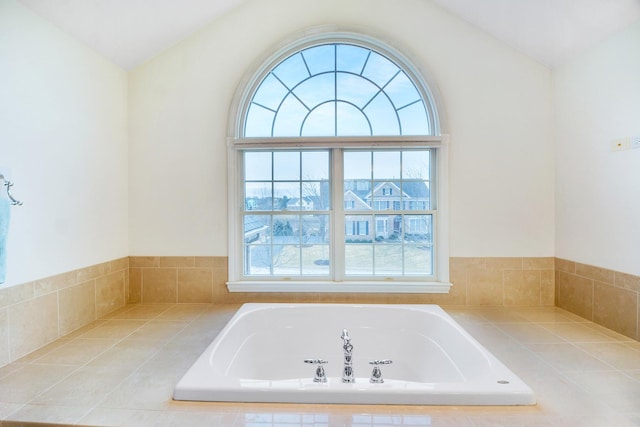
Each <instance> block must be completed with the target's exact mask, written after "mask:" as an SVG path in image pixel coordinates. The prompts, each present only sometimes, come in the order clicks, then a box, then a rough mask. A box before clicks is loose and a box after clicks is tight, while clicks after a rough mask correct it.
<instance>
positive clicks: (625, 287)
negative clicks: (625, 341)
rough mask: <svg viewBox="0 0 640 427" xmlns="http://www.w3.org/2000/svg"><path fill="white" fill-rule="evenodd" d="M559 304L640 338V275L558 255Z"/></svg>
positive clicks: (557, 282) (631, 336) (606, 325)
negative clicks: (561, 257) (582, 262)
mask: <svg viewBox="0 0 640 427" xmlns="http://www.w3.org/2000/svg"><path fill="white" fill-rule="evenodd" d="M555 274H556V278H555V283H556V305H557V306H558V307H561V308H564V309H566V310H568V311H571V312H572V313H575V314H577V315H579V316H581V317H584V318H585V319H587V320H591V321H593V322H595V323H597V324H598V325H602V326H604V327H606V328H608V329H611V330H613V331H616V332H618V333H621V334H623V335H625V336H627V337H630V338H633V339H635V340H638V341H640V314H639V310H640V276H634V275H631V274H627V273H621V272H618V271H613V270H609V269H606V268H601V267H596V266H592V265H587V264H581V263H579V262H574V261H570V260H566V259H560V258H556V273H555Z"/></svg>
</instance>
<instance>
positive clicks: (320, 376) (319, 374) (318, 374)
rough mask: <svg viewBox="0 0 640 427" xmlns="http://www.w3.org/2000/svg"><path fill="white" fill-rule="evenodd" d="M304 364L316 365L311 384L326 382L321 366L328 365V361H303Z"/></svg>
mask: <svg viewBox="0 0 640 427" xmlns="http://www.w3.org/2000/svg"><path fill="white" fill-rule="evenodd" d="M304 363H309V364H313V365H318V366H317V367H316V373H315V376H314V377H313V382H314V383H326V382H327V376H326V375H325V373H324V366H322V365H324V364H326V363H329V361H328V360H324V359H304Z"/></svg>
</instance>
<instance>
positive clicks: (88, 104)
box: [0, 0, 128, 285]
mask: <svg viewBox="0 0 640 427" xmlns="http://www.w3.org/2000/svg"><path fill="white" fill-rule="evenodd" d="M127 156H128V150H127V75H126V73H125V71H123V70H122V69H120V68H118V67H116V66H115V65H113V64H111V63H109V62H108V61H107V60H105V59H104V58H102V57H100V56H99V55H97V54H95V53H94V52H93V51H91V50H89V49H88V48H86V47H84V46H83V45H81V44H80V43H78V42H77V41H75V40H74V39H72V38H71V37H69V36H68V35H66V34H64V33H63V32H62V31H60V30H59V29H57V28H56V27H54V26H52V25H51V24H49V23H47V22H46V21H44V20H42V19H41V18H39V17H37V16H36V15H34V14H33V13H31V12H30V11H29V10H28V9H26V8H25V7H24V6H22V5H20V4H18V3H16V2H15V1H13V0H2V1H0V173H2V174H4V175H5V176H6V177H7V179H9V180H12V181H14V183H15V186H14V187H13V195H14V196H15V197H16V198H18V199H21V200H22V201H23V202H24V205H23V206H21V207H12V208H11V214H12V217H11V227H10V230H9V238H8V248H7V253H8V259H7V264H8V265H7V270H8V271H7V283H6V285H15V284H19V283H24V282H28V281H31V280H34V279H38V278H42V277H46V276H51V275H55V274H58V273H62V272H66V271H69V270H73V269H76V268H81V267H85V266H88V265H92V264H96V263H100V262H105V261H108V260H112V259H115V258H119V257H123V256H127V255H128V236H127V232H128V231H127V213H128V212H127V211H128V206H127V203H128V197H127V196H128V184H127V181H128V176H127V170H128V169H127ZM1 190H2V191H4V187H2V189H1ZM5 196H6V195H2V194H0V197H5Z"/></svg>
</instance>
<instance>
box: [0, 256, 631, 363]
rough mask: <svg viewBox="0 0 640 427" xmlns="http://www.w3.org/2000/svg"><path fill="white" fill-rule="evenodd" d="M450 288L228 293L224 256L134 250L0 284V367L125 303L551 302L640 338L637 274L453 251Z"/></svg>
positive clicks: (482, 304) (556, 261)
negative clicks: (43, 275)
mask: <svg viewBox="0 0 640 427" xmlns="http://www.w3.org/2000/svg"><path fill="white" fill-rule="evenodd" d="M450 275H451V282H452V283H453V287H452V288H451V291H450V293H449V294H366V295H365V294H340V295H331V294H278V293H267V294H257V293H229V292H228V291H227V289H226V281H227V257H200V256H193V257H190V256H180V257H154V256H132V257H126V258H120V259H117V260H114V261H110V262H105V263H102V264H97V265H94V266H89V267H86V268H83V269H79V270H74V271H70V272H66V273H62V274H58V275H55V276H52V277H47V278H43V279H39V280H36V281H33V282H29V283H25V284H22V285H18V286H13V287H10V288H6V289H0V367H2V366H3V365H6V364H7V363H9V362H11V361H14V360H16V359H18V358H20V357H22V356H24V355H26V354H28V353H30V352H32V351H34V350H37V349H39V348H41V347H43V346H45V345H47V344H48V343H50V342H51V341H53V340H55V339H57V338H59V337H63V336H65V335H66V334H69V333H71V332H73V331H75V330H77V329H78V328H81V327H83V326H84V325H86V324H88V323H90V322H92V321H94V320H96V319H100V318H102V317H104V316H105V315H108V314H109V313H111V312H113V311H114V310H117V309H119V308H121V307H122V306H124V305H125V304H126V303H129V304H135V303H154V304H174V303H217V304H237V303H242V302H247V301H253V302H347V303H349V302H357V303H435V304H442V305H450V306H471V307H489V306H504V307H532V306H553V305H554V304H556V305H558V306H559V307H562V308H565V309H566V310H568V311H570V312H572V313H575V314H577V315H579V316H581V317H583V318H585V319H587V320H591V321H593V322H595V323H597V324H600V325H603V326H605V327H607V328H610V329H612V330H614V331H616V332H619V333H621V334H623V335H625V336H628V337H630V338H633V339H636V340H638V338H639V337H638V330H639V329H640V318H639V317H638V307H639V306H640V277H638V276H633V275H630V274H625V273H619V272H615V271H611V270H606V269H602V268H598V267H595V266H590V265H586V264H580V263H576V262H573V261H569V260H564V259H559V258H552V257H523V258H521V257H494V258H482V257H454V258H451V260H450Z"/></svg>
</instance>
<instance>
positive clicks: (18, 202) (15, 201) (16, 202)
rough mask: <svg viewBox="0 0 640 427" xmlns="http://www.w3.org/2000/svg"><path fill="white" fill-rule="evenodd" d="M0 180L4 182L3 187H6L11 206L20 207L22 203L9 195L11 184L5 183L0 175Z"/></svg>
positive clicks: (9, 182)
mask: <svg viewBox="0 0 640 427" xmlns="http://www.w3.org/2000/svg"><path fill="white" fill-rule="evenodd" d="M0 179H1V180H2V181H3V182H4V186H5V187H7V196H9V200H11V204H12V205H14V206H22V202H21V201H19V200H16V199H15V198H14V197H13V196H12V195H11V187H13V182H11V181H7V180H6V179H5V178H4V175H2V174H0Z"/></svg>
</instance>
